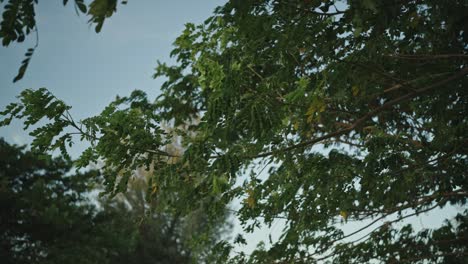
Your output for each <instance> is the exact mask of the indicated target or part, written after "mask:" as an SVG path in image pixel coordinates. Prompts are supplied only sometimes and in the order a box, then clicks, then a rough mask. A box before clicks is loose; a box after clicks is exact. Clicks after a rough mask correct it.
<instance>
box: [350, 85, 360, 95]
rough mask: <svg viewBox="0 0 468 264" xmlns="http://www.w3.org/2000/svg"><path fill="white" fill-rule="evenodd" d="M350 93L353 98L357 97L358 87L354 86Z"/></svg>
mask: <svg viewBox="0 0 468 264" xmlns="http://www.w3.org/2000/svg"><path fill="white" fill-rule="evenodd" d="M351 91H352V93H353V96H357V95H358V94H359V87H358V86H357V85H354V86H353V87H351Z"/></svg>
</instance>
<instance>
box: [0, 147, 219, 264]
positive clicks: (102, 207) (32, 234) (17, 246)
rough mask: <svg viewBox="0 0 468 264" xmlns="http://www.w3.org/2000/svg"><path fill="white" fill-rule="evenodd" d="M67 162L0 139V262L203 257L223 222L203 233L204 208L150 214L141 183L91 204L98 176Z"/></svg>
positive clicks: (144, 260)
mask: <svg viewBox="0 0 468 264" xmlns="http://www.w3.org/2000/svg"><path fill="white" fill-rule="evenodd" d="M71 165H72V163H71V162H70V161H68V160H66V159H63V158H61V157H58V158H54V159H51V158H49V157H39V156H37V155H36V154H34V153H32V152H30V151H25V150H24V148H19V147H16V146H12V145H9V144H7V143H6V142H5V141H3V139H0V183H1V185H0V186H1V189H0V204H1V206H0V208H1V210H0V238H1V249H0V257H1V258H2V261H3V262H2V263H161V264H163V263H192V262H201V261H203V260H205V259H207V258H208V257H209V256H208V254H207V252H208V251H209V250H210V248H211V247H212V246H213V245H214V243H215V241H216V239H217V238H218V236H219V234H220V232H222V230H223V229H222V228H223V227H224V226H225V225H224V221H220V222H219V223H220V224H219V225H218V226H217V229H212V231H211V232H204V231H205V229H206V228H205V227H204V226H203V224H202V223H203V221H202V219H203V216H204V214H203V210H199V211H198V212H197V213H196V214H192V215H191V216H190V217H186V218H183V217H179V216H175V215H173V214H170V213H168V212H164V211H162V210H154V208H155V207H154V206H153V207H149V204H148V202H147V200H146V199H145V197H144V196H145V195H144V193H145V192H146V183H145V181H144V180H142V179H141V178H139V179H136V180H134V181H133V182H132V185H131V187H130V189H129V191H128V192H127V193H126V194H125V195H126V196H125V197H119V199H112V200H109V199H105V198H102V199H101V201H99V202H98V201H96V200H95V199H90V192H91V191H95V190H96V189H95V187H93V186H95V185H96V184H97V183H98V182H99V181H98V180H99V177H98V175H99V174H98V173H97V171H89V172H87V173H78V174H71V173H70V170H71ZM153 202H156V201H153ZM95 204H97V205H98V207H96V206H95ZM148 208H152V209H153V211H151V212H149V211H148ZM197 220H198V221H197ZM202 232H203V233H204V234H208V237H207V238H206V239H205V241H203V242H204V243H201V244H200V245H199V247H203V248H197V247H195V246H194V245H191V244H190V243H191V242H192V241H194V240H195V239H196V237H197V234H198V233H202Z"/></svg>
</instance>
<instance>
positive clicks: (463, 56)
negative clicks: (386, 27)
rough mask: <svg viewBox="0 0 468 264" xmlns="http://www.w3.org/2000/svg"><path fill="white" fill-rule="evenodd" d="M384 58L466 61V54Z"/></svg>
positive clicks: (396, 55)
mask: <svg viewBox="0 0 468 264" xmlns="http://www.w3.org/2000/svg"><path fill="white" fill-rule="evenodd" d="M384 56H386V57H390V58H396V59H403V60H437V59H468V55H467V54H437V55H430V54H390V55H384Z"/></svg>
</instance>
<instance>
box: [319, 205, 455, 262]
mask: <svg viewBox="0 0 468 264" xmlns="http://www.w3.org/2000/svg"><path fill="white" fill-rule="evenodd" d="M446 201H448V198H445V199H443V200H441V201H439V202H438V203H436V204H435V205H434V206H431V207H429V208H427V209H424V210H420V211H416V212H414V213H412V214H408V215H405V216H402V217H399V218H397V219H395V220H391V221H386V222H385V223H383V224H382V225H379V226H378V227H376V228H374V229H373V230H372V231H371V232H369V233H367V234H365V235H364V236H362V237H360V238H358V239H356V240H354V241H351V242H347V243H345V244H348V245H353V244H354V243H357V242H359V241H361V240H362V239H364V238H366V237H368V236H370V235H372V234H373V233H374V232H376V231H377V230H379V229H381V228H382V227H384V226H389V225H391V224H392V223H396V222H400V221H401V220H403V219H406V218H409V217H412V216H415V215H419V214H421V213H425V212H429V211H431V210H433V209H435V208H437V207H438V206H440V205H441V204H443V203H444V202H446ZM387 216H388V215H387ZM381 219H382V217H379V219H378V220H381ZM376 222H377V221H373V222H372V224H374V223H376ZM369 226H370V225H367V226H366V228H367V227H369ZM361 231H362V230H361ZM351 234H353V235H354V234H355V232H353V233H351ZM345 237H349V235H348V236H345ZM345 237H343V238H345ZM343 238H340V239H337V240H341V239H343ZM337 240H335V241H333V242H332V243H335V242H337ZM331 246H332V245H330V247H331ZM330 247H329V248H330ZM322 252H323V251H317V252H315V253H313V254H311V256H312V255H315V254H320V253H322ZM336 254H337V252H336V251H334V252H331V253H330V254H328V255H326V256H324V257H321V258H318V259H315V260H316V261H321V260H325V259H327V258H330V257H332V256H334V255H336Z"/></svg>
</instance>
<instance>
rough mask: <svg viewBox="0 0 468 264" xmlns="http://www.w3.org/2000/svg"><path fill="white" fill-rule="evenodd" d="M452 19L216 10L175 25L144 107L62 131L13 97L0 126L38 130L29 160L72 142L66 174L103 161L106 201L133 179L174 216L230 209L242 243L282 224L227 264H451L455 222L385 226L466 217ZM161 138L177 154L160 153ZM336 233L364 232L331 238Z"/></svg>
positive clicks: (441, 11) (464, 8)
mask: <svg viewBox="0 0 468 264" xmlns="http://www.w3.org/2000/svg"><path fill="white" fill-rule="evenodd" d="M466 14H468V5H467V3H466V1H440V0H427V1H417V0H414V1H383V0H366V1H344V2H341V1H331V0H328V1H317V0H307V1H291V0H289V1H267V0H263V1H260V0H258V1H254V0H251V1H230V2H228V3H227V4H225V5H224V6H222V7H219V8H218V9H217V10H216V12H215V14H214V15H213V16H212V17H211V18H209V19H207V20H206V21H205V23H204V24H202V25H199V26H195V25H192V24H187V26H186V29H185V30H184V32H183V33H182V35H181V36H179V37H178V38H177V39H176V41H175V49H174V50H173V52H172V53H171V55H172V56H174V57H175V58H176V60H177V64H176V65H174V66H168V65H166V64H164V63H159V64H158V66H157V69H156V73H155V77H166V78H167V81H166V82H165V83H164V84H163V86H162V87H161V90H162V95H161V96H160V97H159V98H158V99H157V100H156V102H155V103H150V102H149V101H148V99H147V98H146V96H145V95H144V93H143V92H141V91H135V92H134V93H132V95H131V96H129V97H124V98H117V99H116V100H115V101H114V102H113V103H111V104H110V105H109V106H108V107H106V108H105V109H104V111H103V112H102V113H101V114H100V115H98V116H95V117H91V118H88V119H85V120H82V121H80V122H75V121H74V120H73V119H72V118H71V116H70V115H69V114H68V112H67V111H68V110H67V109H69V106H66V105H65V104H64V103H63V102H61V101H60V100H57V99H55V98H53V96H52V95H50V94H49V92H48V91H47V90H45V89H40V90H26V91H25V92H23V94H22V95H21V96H20V100H21V102H20V103H13V104H11V105H9V106H8V107H7V109H6V111H5V112H3V115H4V116H5V118H6V119H4V121H3V124H7V123H8V122H9V120H11V118H23V119H25V120H26V121H25V124H26V125H28V124H35V123H37V121H39V120H41V119H42V118H48V119H49V120H50V122H48V123H47V124H46V125H45V126H41V127H40V128H39V129H36V130H35V131H34V132H33V134H32V135H33V136H35V138H36V140H35V143H34V147H35V148H36V149H38V150H43V151H52V150H54V149H57V148H62V149H63V150H64V151H66V146H65V142H70V141H72V140H73V135H72V134H71V133H69V132H67V130H64V129H65V128H67V127H72V128H75V129H76V132H77V133H79V134H80V135H81V139H82V140H83V139H84V140H88V141H90V142H91V143H92V144H91V147H90V148H89V149H88V150H87V151H85V152H84V153H83V155H82V156H81V159H80V161H79V163H78V165H80V166H85V165H86V164H88V163H89V162H93V161H96V160H98V159H102V160H103V161H104V162H105V165H104V170H105V177H106V184H107V191H108V192H110V193H116V192H120V191H125V189H126V186H127V182H128V180H129V179H130V177H131V175H132V174H133V173H134V171H135V170H136V168H138V167H140V166H142V165H145V166H147V167H148V168H152V169H153V174H154V175H153V177H152V180H151V183H150V189H151V190H153V191H152V192H151V193H152V195H153V197H157V199H159V200H160V201H161V205H163V206H165V207H168V208H172V209H173V210H175V211H177V212H179V213H180V214H181V215H185V214H188V213H190V212H191V211H193V210H195V209H196V208H199V207H207V208H208V213H209V215H210V216H212V217H214V219H216V218H215V217H216V216H220V215H222V214H223V213H224V208H225V207H226V206H228V205H229V203H230V202H232V201H234V200H235V199H241V200H243V201H244V202H243V204H242V205H243V206H242V208H241V209H240V211H239V212H238V213H237V216H238V218H239V219H240V220H241V222H242V223H243V225H244V228H245V230H246V231H248V232H253V231H254V230H255V229H256V227H258V226H259V225H260V223H262V222H263V223H265V224H266V225H271V224H272V223H273V221H274V220H275V219H278V218H281V219H285V220H286V222H287V224H286V226H285V229H284V231H283V234H282V236H281V237H280V239H279V240H278V241H273V245H272V246H271V247H269V248H267V247H262V246H261V245H260V246H259V247H258V249H257V250H256V251H254V252H253V253H252V254H251V255H250V256H246V255H244V254H237V255H234V254H233V253H232V254H231V255H229V254H230V248H231V247H232V246H231V245H229V244H227V243H220V244H219V245H218V249H219V252H220V254H224V256H225V257H226V258H228V256H231V257H233V259H231V261H233V262H250V263H273V262H277V263H286V262H287V263H289V262H296V263H311V262H315V261H320V260H322V261H333V262H339V263H348V262H357V263H359V262H367V261H371V260H377V261H382V262H390V263H391V262H403V261H407V262H419V263H422V262H423V261H424V260H429V261H432V262H436V263H437V262H445V263H448V262H450V263H462V262H463V259H464V257H466V255H467V254H468V253H467V252H468V250H467V247H466V245H467V244H468V243H466V242H467V241H466V239H467V228H466V222H467V220H466V219H467V217H468V212H467V211H464V212H462V213H461V214H460V215H459V216H457V217H456V218H455V219H449V222H447V224H446V225H444V226H442V227H441V228H439V229H428V230H422V231H414V230H413V228H412V227H411V225H409V226H405V227H403V228H401V227H399V226H398V223H399V222H400V221H401V220H404V219H407V218H409V217H411V216H414V215H418V214H421V213H423V212H428V211H430V210H432V209H435V208H443V207H446V206H448V205H457V206H461V207H462V208H466V199H467V197H468V192H467V191H468V190H467V189H468V179H467V175H466V171H467V170H466V168H467V150H468V149H467V147H466V143H467V138H466V131H467V124H468V122H467V121H468V120H467V116H468V113H467V103H468V94H467V89H466V85H467V81H468V79H467V77H466V75H467V74H468V68H467V67H466V63H467V60H468V55H467V47H468V35H467V29H466V25H468V23H466V22H467V17H466ZM44 106H45V107H44ZM168 123H169V124H172V125H173V130H171V131H169V132H168V131H167V130H165V129H163V128H162V125H163V124H168ZM181 126H186V127H187V128H188V132H187V131H185V130H184V129H179V128H180V127H181ZM54 139H55V141H54ZM174 139H177V140H180V141H181V142H182V145H183V148H184V151H183V152H182V153H174V152H172V151H168V150H167V146H168V144H169V143H170V142H171V141H172V140H174ZM266 167H269V169H268V171H267V172H263V174H261V173H260V171H263V168H266ZM248 172H250V174H251V176H250V177H248V178H246V176H245V175H246V173H248ZM116 175H118V176H116ZM158 190H163V191H162V192H160V191H158ZM340 219H341V220H344V221H347V222H356V223H364V222H365V221H367V222H370V223H371V224H370V225H365V226H363V228H360V229H358V230H356V231H355V232H352V233H349V234H345V233H344V232H343V231H342V230H341V229H340V226H339V225H338V224H339V222H340ZM382 221H383V222H384V223H383V224H381V223H382ZM213 222H215V221H213ZM213 222H212V223H211V224H213ZM379 224H380V226H379ZM242 240H243V239H242V238H239V239H238V241H239V242H242Z"/></svg>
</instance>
